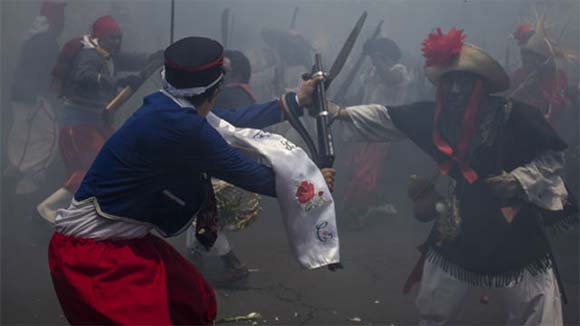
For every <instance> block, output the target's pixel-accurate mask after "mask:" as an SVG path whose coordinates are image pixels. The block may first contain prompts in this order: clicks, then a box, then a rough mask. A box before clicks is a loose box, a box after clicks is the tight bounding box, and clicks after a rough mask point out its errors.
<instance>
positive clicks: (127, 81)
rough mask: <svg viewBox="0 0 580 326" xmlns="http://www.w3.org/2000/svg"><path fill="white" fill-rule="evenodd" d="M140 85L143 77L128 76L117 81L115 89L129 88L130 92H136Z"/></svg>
mask: <svg viewBox="0 0 580 326" xmlns="http://www.w3.org/2000/svg"><path fill="white" fill-rule="evenodd" d="M141 84H143V77H141V76H139V75H129V76H126V77H123V78H119V79H118V80H117V87H120V88H123V87H125V86H129V87H131V89H132V90H136V89H137V88H139V86H141Z"/></svg>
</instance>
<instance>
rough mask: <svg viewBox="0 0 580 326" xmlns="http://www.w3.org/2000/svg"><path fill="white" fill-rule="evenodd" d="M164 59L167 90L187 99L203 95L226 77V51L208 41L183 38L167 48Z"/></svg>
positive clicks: (213, 42) (214, 42)
mask: <svg viewBox="0 0 580 326" xmlns="http://www.w3.org/2000/svg"><path fill="white" fill-rule="evenodd" d="M164 57H165V69H164V73H163V74H164V76H163V77H164V80H165V82H166V84H168V85H166V87H169V88H173V89H174V90H178V91H179V93H181V94H182V95H184V96H195V95H200V94H202V93H204V92H205V91H206V90H207V89H209V88H211V87H212V86H214V85H216V84H217V83H219V82H220V80H221V79H222V78H223V76H224V72H223V68H222V65H223V62H224V48H223V47H222V46H221V44H219V43H218V42H217V41H215V40H212V39H209V38H205V37H186V38H183V39H181V40H179V41H177V42H175V43H173V44H171V45H170V46H169V47H167V49H165V53H164Z"/></svg>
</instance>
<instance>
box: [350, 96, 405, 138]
mask: <svg viewBox="0 0 580 326" xmlns="http://www.w3.org/2000/svg"><path fill="white" fill-rule="evenodd" d="M345 110H346V111H347V112H348V114H349V116H350V118H351V119H352V123H351V122H342V123H341V127H342V131H343V137H344V140H345V141H350V142H391V141H398V140H403V139H406V136H405V135H404V134H403V133H401V132H400V131H399V130H398V129H397V128H396V127H395V125H394V123H393V120H391V116H390V115H389V111H388V109H387V108H386V107H385V106H382V105H378V104H368V105H358V106H351V107H347V108H346V109H345Z"/></svg>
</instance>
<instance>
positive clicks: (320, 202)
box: [207, 112, 340, 269]
mask: <svg viewBox="0 0 580 326" xmlns="http://www.w3.org/2000/svg"><path fill="white" fill-rule="evenodd" d="M207 121H208V122H209V123H210V124H211V125H212V126H213V127H214V128H215V129H216V130H217V131H218V132H219V133H220V135H221V136H222V137H223V138H224V139H225V140H226V141H227V142H228V143H229V144H230V146H233V147H235V148H238V149H239V150H240V151H242V152H243V153H244V154H246V155H248V156H249V157H251V158H253V159H255V160H257V161H258V162H260V163H262V164H265V165H268V166H271V167H272V169H273V170H274V173H275V175H276V194H277V197H278V203H279V204H280V211H281V215H282V219H283V221H284V227H285V229H286V234H287V237H288V241H289V243H290V246H291V248H292V250H293V252H294V254H295V256H296V258H297V259H298V261H299V263H300V265H302V266H303V267H304V268H307V269H314V268H319V267H323V266H326V265H330V264H334V263H338V262H339V261H340V254H339V241H338V232H337V227H336V213H335V209H334V200H333V198H332V195H331V193H330V191H329V189H328V186H327V185H326V182H325V181H324V177H323V176H322V174H321V173H320V170H319V169H318V167H317V166H316V164H314V162H312V160H311V159H310V158H309V157H308V155H307V154H306V153H305V152H304V151H303V150H302V149H301V148H300V147H298V146H296V145H294V144H293V143H291V142H290V141H288V140H287V139H285V138H284V137H282V136H280V135H276V134H271V133H268V132H265V131H262V130H258V129H250V128H244V129H242V128H236V127H234V126H233V125H231V124H230V123H228V122H226V121H224V120H222V119H220V118H219V117H217V116H216V115H214V114H213V113H211V112H210V113H209V115H208V116H207Z"/></svg>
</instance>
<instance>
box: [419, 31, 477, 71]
mask: <svg viewBox="0 0 580 326" xmlns="http://www.w3.org/2000/svg"><path fill="white" fill-rule="evenodd" d="M465 37H466V35H465V34H463V30H462V29H459V30H458V29H455V28H452V29H450V30H449V32H447V34H443V33H442V32H441V28H437V32H436V33H429V36H428V37H427V38H426V39H425V40H424V41H423V43H422V44H423V48H422V49H421V51H422V52H423V56H424V57H425V59H426V60H427V61H426V63H425V66H426V67H431V66H446V65H449V64H450V63H451V60H453V59H454V58H455V57H456V56H457V55H458V54H459V52H461V47H462V46H463V40H464V39H465Z"/></svg>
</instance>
